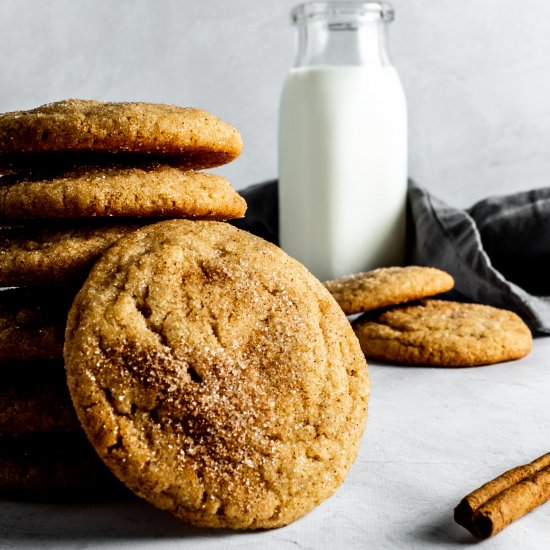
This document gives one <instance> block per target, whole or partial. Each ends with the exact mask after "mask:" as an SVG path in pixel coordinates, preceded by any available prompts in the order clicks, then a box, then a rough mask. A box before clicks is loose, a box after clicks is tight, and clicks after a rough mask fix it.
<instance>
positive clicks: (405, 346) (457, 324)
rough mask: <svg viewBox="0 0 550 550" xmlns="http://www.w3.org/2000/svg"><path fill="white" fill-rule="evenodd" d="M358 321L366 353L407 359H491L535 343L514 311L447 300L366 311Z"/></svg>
mask: <svg viewBox="0 0 550 550" xmlns="http://www.w3.org/2000/svg"><path fill="white" fill-rule="evenodd" d="M353 327H354V330H355V333H356V335H357V337H358V338H359V342H360V343H361V348H362V350H363V352H364V353H365V355H366V356H367V357H371V358H373V359H381V360H383V361H390V362H392V363H402V364H406V365H432V366H437V367H471V366H475V365H488V364H491V363H499V362H501V361H511V360H513V359H519V358H521V357H523V356H525V355H527V354H528V353H529V351H530V350H531V345H532V337H531V332H530V331H529V329H528V328H527V325H525V323H524V322H523V321H522V320H521V319H520V318H519V317H518V316H517V315H516V314H515V313H512V312H511V311H507V310H503V309H497V308H495V307H491V306H485V305H480V304H466V303H459V302H447V301H443V300H423V301H421V302H420V303H418V304H415V305H404V306H401V307H395V308H392V309H390V310H387V311H382V312H380V313H378V314H374V313H373V314H372V315H369V314H365V315H364V316H362V317H360V318H359V319H357V320H356V321H355V322H354V324H353Z"/></svg>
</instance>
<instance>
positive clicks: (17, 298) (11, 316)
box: [0, 288, 76, 361]
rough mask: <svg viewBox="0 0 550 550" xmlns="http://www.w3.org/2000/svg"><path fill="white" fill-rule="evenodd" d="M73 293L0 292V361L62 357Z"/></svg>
mask: <svg viewBox="0 0 550 550" xmlns="http://www.w3.org/2000/svg"><path fill="white" fill-rule="evenodd" d="M75 294H76V290H74V291H73V292H71V291H68V290H65V289H64V290H60V289H45V288H37V289H34V290H31V289H15V288H10V289H4V290H0V361H6V360H16V361H20V360H28V359H60V358H62V357H63V339H64V333H65V324H66V322H67V313H68V311H69V308H70V307H71V303H72V300H73V298H74V296H75Z"/></svg>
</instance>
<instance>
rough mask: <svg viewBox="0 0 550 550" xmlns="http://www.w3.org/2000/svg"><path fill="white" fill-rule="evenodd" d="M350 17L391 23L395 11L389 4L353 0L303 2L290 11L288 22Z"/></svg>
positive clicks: (295, 22)
mask: <svg viewBox="0 0 550 550" xmlns="http://www.w3.org/2000/svg"><path fill="white" fill-rule="evenodd" d="M350 17H356V18H359V19H365V20H367V21H376V20H382V21H384V22H388V23H389V22H390V21H393V19H394V17H395V11H394V9H393V7H392V5H391V4H390V3H389V2H372V1H367V2H365V1H354V0H346V1H336V2H305V3H303V4H298V5H297V6H295V7H294V8H292V10H291V11H290V22H291V23H292V24H293V25H296V24H299V23H306V22H308V21H316V20H323V19H329V18H330V19H331V20H333V21H340V20H345V19H348V18H350Z"/></svg>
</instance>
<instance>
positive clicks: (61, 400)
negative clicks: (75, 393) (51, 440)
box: [0, 360, 80, 435]
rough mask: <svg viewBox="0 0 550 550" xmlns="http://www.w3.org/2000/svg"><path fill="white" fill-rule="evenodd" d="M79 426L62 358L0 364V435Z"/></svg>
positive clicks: (74, 428)
mask: <svg viewBox="0 0 550 550" xmlns="http://www.w3.org/2000/svg"><path fill="white" fill-rule="evenodd" d="M77 429H80V423H79V422H78V418H77V417H76V413H75V412H74V407H73V404H72V402H71V397H70V395H69V390H68V389H67V380H66V377H65V368H64V366H63V361H62V360H59V361H57V362H53V361H52V362H42V361H36V362H32V361H18V362H13V361H11V362H10V361H7V362H2V363H0V434H1V435H6V434H26V433H51V432H59V431H71V430H77Z"/></svg>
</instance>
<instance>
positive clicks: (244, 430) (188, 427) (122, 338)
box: [64, 220, 369, 529]
mask: <svg viewBox="0 0 550 550" xmlns="http://www.w3.org/2000/svg"><path fill="white" fill-rule="evenodd" d="M64 355H65V365H66V371H67V380H68V385H69V390H70V392H71V396H72V399H73V403H74V405H75V408H76V411H77V414H78V417H79V420H80V422H81V424H82V426H83V428H84V429H85V431H86V433H87V435H88V438H89V439H90V441H91V442H92V444H93V445H94V447H95V448H96V450H97V452H98V454H99V456H100V457H101V458H102V459H103V460H104V462H105V463H106V464H107V465H108V466H109V468H110V469H111V470H112V471H113V473H115V475H116V476H117V477H119V478H120V479H121V480H122V481H123V482H124V483H125V484H126V485H127V486H128V487H130V488H131V489H132V490H133V491H134V492H135V493H136V494H138V495H140V496H141V497H143V498H145V499H147V500H148V501H150V502H151V503H153V504H154V505H156V506H157V507H159V508H162V509H166V510H169V511H170V512H172V513H173V514H174V515H175V516H177V517H179V518H181V519H183V520H185V521H188V522H191V523H193V524H196V525H201V526H211V527H230V528H235V529H259V528H269V527H278V526H282V525H285V524H287V523H289V522H291V521H293V520H295V519H297V518H298V517H300V516H302V515H304V514H305V513H307V512H308V511H310V510H311V509H312V508H313V507H314V506H316V505H318V504H319V503H321V502H322V501H323V500H324V499H326V498H328V497H329V496H331V495H332V494H333V493H334V491H335V490H336V488H337V487H338V486H339V485H340V483H341V482H342V481H343V479H344V477H345V475H346V473H347V471H348V469H349V468H350V466H351V464H352V463H353V461H354V460H355V457H356V455H357V452H358V447H359V442H360V439H361V435H362V432H363V428H364V424H365V420H366V412H367V399H368V394H369V380H368V373H367V366H366V363H365V359H364V356H363V354H362V353H361V349H360V347H359V343H358V341H357V339H356V338H355V336H354V334H353V331H352V330H351V326H350V324H349V322H348V320H347V318H346V316H345V315H344V314H343V313H342V311H341V309H340V308H339V307H338V305H337V304H336V302H335V301H334V300H333V299H332V297H331V296H330V294H329V293H328V292H327V290H326V289H325V288H324V287H323V286H322V285H321V283H319V281H318V280H317V279H315V278H314V277H313V276H312V275H311V274H310V273H309V272H308V271H307V270H306V269H305V268H304V267H303V266H302V265H301V264H299V263H298V262H296V261H295V260H293V259H292V258H290V257H289V256H287V255H286V254H285V253H284V252H283V251H282V250H281V249H279V248H278V247H276V246H274V245H272V244H270V243H268V242H266V241H263V240H262V239H260V238H258V237H255V236H254V235H252V234H250V233H247V232H244V231H241V230H239V229H236V228H234V227H232V226H230V225H228V224H223V223H218V222H204V221H197V222H192V221H187V220H173V221H166V222H161V223H158V224H155V225H150V226H147V227H144V228H142V229H138V230H137V231H136V232H135V233H132V234H131V235H129V236H127V237H123V238H122V239H120V240H119V241H117V243H116V244H114V245H113V246H112V247H111V248H109V250H107V252H106V253H105V254H104V255H103V256H102V257H101V259H100V260H99V261H98V262H97V263H96V264H95V266H94V268H93V269H92V271H91V273H90V275H89V277H88V279H87V280H86V282H85V283H84V285H83V287H82V290H81V291H80V292H79V293H78V295H77V297H76V299H75V301H74V303H73V306H72V309H71V312H70V314H69V320H68V323H67V332H66V340H65V354H64Z"/></svg>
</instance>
